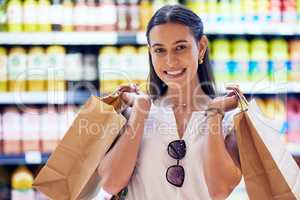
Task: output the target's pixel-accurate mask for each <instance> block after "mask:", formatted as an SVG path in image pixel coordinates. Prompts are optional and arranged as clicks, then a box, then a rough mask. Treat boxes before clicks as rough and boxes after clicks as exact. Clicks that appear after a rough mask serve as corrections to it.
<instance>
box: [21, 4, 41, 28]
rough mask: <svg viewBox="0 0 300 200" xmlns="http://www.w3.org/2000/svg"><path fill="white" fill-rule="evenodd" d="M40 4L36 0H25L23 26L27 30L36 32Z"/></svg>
mask: <svg viewBox="0 0 300 200" xmlns="http://www.w3.org/2000/svg"><path fill="white" fill-rule="evenodd" d="M37 10H38V5H37V2H36V0H25V1H24V4H23V26H24V30H23V31H25V32H36V31H37V30H38V26H37V18H38V16H37V15H36V14H37Z"/></svg>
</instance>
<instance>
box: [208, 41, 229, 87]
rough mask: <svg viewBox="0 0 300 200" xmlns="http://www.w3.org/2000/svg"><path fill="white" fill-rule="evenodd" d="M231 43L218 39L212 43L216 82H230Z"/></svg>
mask: <svg viewBox="0 0 300 200" xmlns="http://www.w3.org/2000/svg"><path fill="white" fill-rule="evenodd" d="M230 48H231V43H230V41H229V40H228V39H225V38H217V39H215V40H213V41H212V61H213V71H214V74H215V77H216V81H219V82H227V81H228V80H229V76H228V75H229V74H228V68H229V64H230V61H231V59H232V58H231V52H230Z"/></svg>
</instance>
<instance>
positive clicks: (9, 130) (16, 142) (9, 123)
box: [2, 107, 22, 155]
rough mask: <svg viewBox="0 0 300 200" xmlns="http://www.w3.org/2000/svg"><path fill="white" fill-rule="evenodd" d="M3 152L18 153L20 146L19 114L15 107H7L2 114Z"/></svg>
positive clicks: (6, 153) (7, 153)
mask: <svg viewBox="0 0 300 200" xmlns="http://www.w3.org/2000/svg"><path fill="white" fill-rule="evenodd" d="M2 130H3V154H4V155H19V154H20V153H21V152H22V148H21V131H22V130H21V115H20V113H19V111H18V110H17V109H16V108H15V107H8V108H6V109H5V110H4V112H3V114H2Z"/></svg>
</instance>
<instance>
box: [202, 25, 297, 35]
mask: <svg viewBox="0 0 300 200" xmlns="http://www.w3.org/2000/svg"><path fill="white" fill-rule="evenodd" d="M204 27H205V30H204V31H205V33H206V34H222V35H226V34H229V35H281V36H290V35H300V24H299V23H298V24H297V23H290V24H288V23H234V22H233V23H227V24H226V23H224V22H220V23H215V24H211V23H206V24H205V26H204Z"/></svg>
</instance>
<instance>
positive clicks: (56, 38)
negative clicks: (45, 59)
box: [0, 32, 118, 45]
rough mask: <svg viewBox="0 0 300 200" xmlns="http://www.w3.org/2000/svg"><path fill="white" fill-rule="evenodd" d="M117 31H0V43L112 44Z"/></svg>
mask: <svg viewBox="0 0 300 200" xmlns="http://www.w3.org/2000/svg"><path fill="white" fill-rule="evenodd" d="M117 42H118V34H117V33H116V32H72V33H65V32H35V33H5V32H2V33H0V44H8V45H55V44H57V45H112V44H116V43H117Z"/></svg>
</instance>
